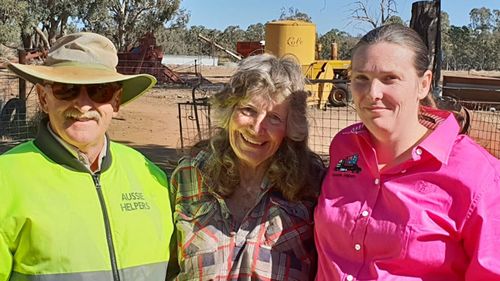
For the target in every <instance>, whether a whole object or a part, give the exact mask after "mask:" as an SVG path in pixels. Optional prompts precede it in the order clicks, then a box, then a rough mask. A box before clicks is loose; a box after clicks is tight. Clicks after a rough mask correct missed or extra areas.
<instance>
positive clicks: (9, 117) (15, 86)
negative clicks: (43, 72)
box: [0, 72, 39, 144]
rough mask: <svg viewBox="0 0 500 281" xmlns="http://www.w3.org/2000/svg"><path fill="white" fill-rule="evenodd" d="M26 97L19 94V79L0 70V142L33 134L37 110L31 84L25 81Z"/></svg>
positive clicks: (22, 139) (12, 140)
mask: <svg viewBox="0 0 500 281" xmlns="http://www.w3.org/2000/svg"><path fill="white" fill-rule="evenodd" d="M26 89H27V95H26V98H20V96H19V79H18V78H17V77H16V76H14V75H12V74H9V73H5V72H0V143H2V144H5V143H17V142H21V141H24V140H26V139H30V138H32V137H33V136H34V134H35V132H36V127H37V121H36V120H35V118H36V116H37V113H38V111H39V108H38V105H37V99H36V94H35V93H34V92H35V91H34V89H33V85H32V84H29V83H27V85H26Z"/></svg>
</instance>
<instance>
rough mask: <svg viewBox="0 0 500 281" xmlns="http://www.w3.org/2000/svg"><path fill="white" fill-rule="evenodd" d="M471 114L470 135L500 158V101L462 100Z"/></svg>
mask: <svg viewBox="0 0 500 281" xmlns="http://www.w3.org/2000/svg"><path fill="white" fill-rule="evenodd" d="M460 103H461V104H462V105H463V106H465V108H467V109H468V112H469V114H470V119H471V123H470V129H469V136H470V137H471V138H473V139H474V140H475V141H476V142H477V143H479V144H480V145H481V146H482V147H484V148H486V150H488V151H489V152H490V153H491V154H492V155H493V156H495V157H497V158H500V102H480V101H460Z"/></svg>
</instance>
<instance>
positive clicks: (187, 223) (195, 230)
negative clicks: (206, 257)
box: [175, 201, 219, 258]
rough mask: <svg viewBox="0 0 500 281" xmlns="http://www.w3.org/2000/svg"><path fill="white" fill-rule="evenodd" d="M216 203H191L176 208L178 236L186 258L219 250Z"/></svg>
mask: <svg viewBox="0 0 500 281" xmlns="http://www.w3.org/2000/svg"><path fill="white" fill-rule="evenodd" d="M217 209H218V208H217V206H216V202H214V201H203V202H193V201H191V202H189V203H188V204H179V205H178V206H176V211H175V222H176V226H177V236H178V238H177V239H178V240H179V244H180V246H181V249H180V252H181V256H182V257H184V258H188V257H193V256H198V255H202V254H205V253H213V252H215V251H216V250H217V244H218V238H217V237H218V231H219V230H218V229H217V226H216V225H214V224H213V222H214V221H215V220H214V216H215V215H216V213H217Z"/></svg>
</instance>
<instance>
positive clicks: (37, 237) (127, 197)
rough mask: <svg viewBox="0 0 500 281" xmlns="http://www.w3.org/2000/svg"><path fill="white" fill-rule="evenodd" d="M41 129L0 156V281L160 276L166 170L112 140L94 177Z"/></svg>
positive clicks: (167, 209) (124, 280) (165, 255)
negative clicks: (32, 138) (31, 138)
mask: <svg viewBox="0 0 500 281" xmlns="http://www.w3.org/2000/svg"><path fill="white" fill-rule="evenodd" d="M40 127H41V130H42V131H41V132H40V133H39V136H38V137H37V138H36V139H35V140H34V141H30V142H27V143H24V144H21V145H19V146H17V147H15V148H13V149H12V150H10V151H9V152H7V153H6V154H4V155H2V156H0V281H6V280H9V281H18V280H23V281H25V280H29V281H49V280H50V281H63V280H64V281H72V280H80V281H87V280H88V281H118V280H120V281H157V280H158V281H160V280H162V281H163V280H165V276H166V270H167V263H168V261H169V255H170V254H169V244H170V241H171V238H172V235H173V224H172V214H171V205H170V202H169V191H168V183H167V178H166V176H165V174H164V173H163V172H162V171H161V170H160V169H159V168H158V167H157V166H155V165H154V164H152V163H151V162H149V161H148V160H146V159H145V158H144V157H143V156H142V155H141V154H139V153H138V152H136V151H135V150H133V149H131V148H128V147H126V146H123V145H120V144H116V143H112V142H111V143H108V144H107V145H108V153H107V157H106V158H105V159H104V160H103V163H102V171H101V173H100V174H96V175H92V174H90V173H89V172H88V171H87V170H86V169H85V168H84V166H83V165H82V164H81V163H80V162H79V161H78V160H77V159H75V158H74V157H72V156H71V155H70V153H69V152H68V151H67V150H65V149H64V148H63V147H62V146H61V145H60V144H59V143H58V142H57V141H56V140H55V139H54V138H53V137H52V136H51V135H50V133H49V132H48V131H47V129H44V128H43V127H46V126H40Z"/></svg>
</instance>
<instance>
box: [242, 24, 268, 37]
mask: <svg viewBox="0 0 500 281" xmlns="http://www.w3.org/2000/svg"><path fill="white" fill-rule="evenodd" d="M265 38H266V26H265V25H264V24H262V23H256V24H252V25H249V26H248V27H247V30H246V31H245V40H247V41H262V40H264V39H265Z"/></svg>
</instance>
